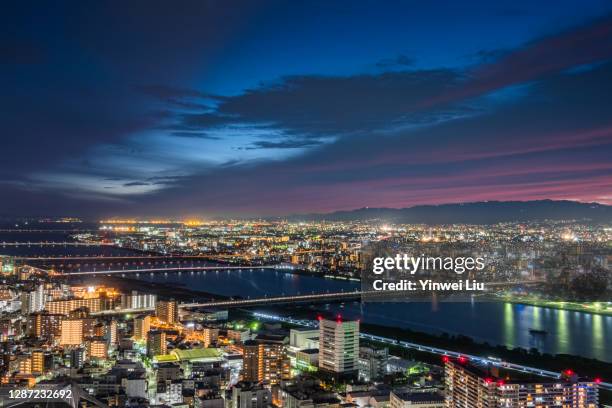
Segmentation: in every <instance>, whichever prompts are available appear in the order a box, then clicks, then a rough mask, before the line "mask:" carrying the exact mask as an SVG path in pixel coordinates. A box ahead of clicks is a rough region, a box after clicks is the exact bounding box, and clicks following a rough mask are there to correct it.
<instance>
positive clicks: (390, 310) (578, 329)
mask: <svg viewBox="0 0 612 408" xmlns="http://www.w3.org/2000/svg"><path fill="white" fill-rule="evenodd" d="M140 279H146V280H149V281H152V282H166V283H169V284H172V283H174V284H180V285H184V286H186V287H188V288H190V289H195V290H202V291H206V292H209V293H215V294H221V295H227V296H236V295H238V296H242V297H263V296H266V295H268V296H272V295H292V294H307V293H313V292H314V293H319V292H339V291H342V290H345V291H350V290H355V289H358V288H359V283H357V282H347V281H342V280H336V279H324V278H320V277H315V276H308V275H297V274H291V273H289V272H283V271H279V270H273V269H267V270H258V269H255V270H249V269H246V268H245V269H243V270H241V271H235V270H234V271H218V272H215V271H207V272H194V273H188V272H183V273H181V274H177V273H169V274H155V275H151V274H141V275H140ZM322 307H325V308H327V309H328V310H329V311H330V312H333V313H342V314H343V315H344V316H346V317H347V318H360V319H362V321H364V322H366V323H375V324H381V325H387V326H394V327H401V328H409V329H413V330H418V331H424V332H429V333H443V332H446V333H450V334H463V335H466V336H469V337H472V338H473V339H475V340H477V341H479V342H488V343H490V344H503V345H506V346H508V347H511V348H513V347H522V348H525V349H530V348H532V347H535V348H537V349H538V350H540V351H542V352H545V353H551V354H574V355H582V356H585V357H592V358H596V359H599V360H602V361H608V362H612V316H602V315H594V314H589V313H581V312H572V311H563V310H557V309H549V308H542V307H535V306H526V305H520V304H511V303H502V302H474V303H444V302H441V303H438V304H435V305H433V304H431V303H427V302H414V303H364V304H360V303H358V302H351V303H347V304H345V305H343V307H341V306H340V305H325V306H322ZM314 317H315V316H314V311H313V318H314ZM530 328H533V329H540V330H546V331H547V332H548V334H547V335H546V336H533V335H531V334H530V333H529V329H530Z"/></svg>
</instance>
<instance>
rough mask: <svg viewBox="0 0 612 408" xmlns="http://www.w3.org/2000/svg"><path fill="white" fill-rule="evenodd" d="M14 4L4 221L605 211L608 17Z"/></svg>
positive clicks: (479, 6) (592, 7) (526, 11)
mask: <svg viewBox="0 0 612 408" xmlns="http://www.w3.org/2000/svg"><path fill="white" fill-rule="evenodd" d="M116 11H117V10H116V9H115V8H113V7H111V6H109V5H104V4H101V3H99V4H92V5H87V6H85V5H83V4H80V3H78V2H62V3H59V4H56V5H54V6H53V7H50V6H44V5H41V6H39V9H38V10H32V9H31V7H28V6H27V5H23V4H21V5H19V4H12V5H10V7H9V8H8V10H7V12H6V13H4V15H3V17H2V19H3V24H4V25H5V26H6V27H8V28H9V29H10V30H9V31H10V32H11V33H12V35H11V36H9V37H5V38H4V40H3V43H4V44H3V47H2V49H3V50H4V52H3V53H2V56H1V57H0V58H2V64H1V65H0V72H2V79H1V80H0V81H2V83H3V89H5V93H4V98H3V103H2V107H3V108H2V110H1V113H0V117H1V118H2V123H3V125H4V126H3V129H2V143H3V153H4V154H3V162H2V164H1V165H0V184H1V185H2V189H3V192H4V194H3V197H4V199H3V203H2V205H1V206H0V210H1V211H0V212H1V213H2V214H6V215H45V213H47V214H66V215H75V216H90V217H95V216H108V215H140V214H142V215H163V216H180V215H198V216H205V217H206V216H235V215H242V216H271V215H275V216H276V215H278V216H283V215H289V214H296V213H313V212H331V211H336V210H351V209H355V208H362V207H368V206H369V207H392V208H403V207H411V206H415V205H420V204H440V203H461V202H474V201H485V200H500V201H508V200H520V201H524V200H537V199H554V200H574V201H581V202H598V203H602V204H608V205H609V204H612V164H610V160H609V156H610V154H611V153H612V123H611V122H610V118H611V117H612V115H611V113H612V111H611V109H612V106H611V105H610V104H609V101H608V99H609V96H608V92H607V89H608V88H609V85H610V82H611V81H612V61H611V60H612V45H611V44H612V17H611V13H612V6H611V5H609V4H606V3H603V2H598V1H591V2H580V3H578V2H561V3H559V2H555V3H552V2H550V3H549V2H542V3H538V4H516V3H514V2H512V3H511V2H496V3H495V4H490V3H488V2H472V3H469V4H462V5H457V4H453V3H450V2H449V3H444V4H443V5H442V6H440V5H433V4H429V5H427V4H416V3H410V2H397V3H389V4H388V5H386V7H380V5H379V4H376V3H374V2H359V3H356V4H351V6H350V7H348V6H346V5H341V4H339V3H308V4H293V3H292V4H290V3H277V2H263V3H257V4H255V3H249V2H244V3H243V2H232V3H223V4H221V3H215V2H211V3H202V2H193V3H191V2H183V3H181V6H180V7H176V6H175V5H169V4H165V3H162V2H153V3H152V2H147V3H144V2H142V3H141V2H130V3H129V4H127V5H124V7H123V8H122V9H121V13H116Z"/></svg>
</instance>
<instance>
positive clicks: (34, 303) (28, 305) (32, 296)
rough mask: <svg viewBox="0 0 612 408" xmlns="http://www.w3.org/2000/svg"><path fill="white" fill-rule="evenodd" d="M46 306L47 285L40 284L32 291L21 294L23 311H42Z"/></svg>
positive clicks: (24, 312)
mask: <svg viewBox="0 0 612 408" xmlns="http://www.w3.org/2000/svg"><path fill="white" fill-rule="evenodd" d="M44 308H45V286H44V285H38V286H37V287H36V289H34V290H33V291H31V292H23V293H22V294H21V313H23V314H28V313H34V312H40V311H41V310H43V309H44Z"/></svg>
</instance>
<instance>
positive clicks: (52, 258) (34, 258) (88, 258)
mask: <svg viewBox="0 0 612 408" xmlns="http://www.w3.org/2000/svg"><path fill="white" fill-rule="evenodd" d="M210 258H211V255H123V256H122V255H113V256H106V255H89V256H30V257H19V256H16V257H15V259H16V260H19V261H117V260H122V259H126V260H132V259H135V260H142V261H147V260H157V259H163V260H169V261H171V260H184V259H210Z"/></svg>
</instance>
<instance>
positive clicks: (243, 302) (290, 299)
mask: <svg viewBox="0 0 612 408" xmlns="http://www.w3.org/2000/svg"><path fill="white" fill-rule="evenodd" d="M363 294H364V292H361V291H354V292H335V293H315V294H310V295H290V296H273V297H263V298H256V299H237V300H232V299H230V300H217V301H210V302H201V303H179V305H178V307H179V308H180V309H191V308H217V307H221V308H235V307H249V306H257V305H269V304H282V303H299V302H313V303H314V302H317V303H318V302H335V301H340V302H344V301H347V300H348V301H350V300H358V299H359V298H360V297H361V296H362V295H363ZM152 310H154V308H152V307H148V308H139V309H115V310H103V311H100V312H94V313H92V315H97V316H107V315H115V314H134V313H144V312H150V311H152Z"/></svg>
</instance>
